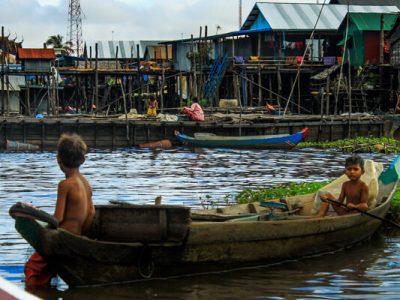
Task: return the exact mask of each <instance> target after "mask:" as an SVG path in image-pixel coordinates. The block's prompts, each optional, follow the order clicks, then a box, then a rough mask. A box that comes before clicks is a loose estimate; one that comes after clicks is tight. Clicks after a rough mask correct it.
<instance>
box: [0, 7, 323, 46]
mask: <svg viewBox="0 0 400 300" xmlns="http://www.w3.org/2000/svg"><path fill="white" fill-rule="evenodd" d="M255 2H256V1H254V0H242V3H243V4H242V5H243V9H242V18H243V22H244V20H245V19H246V17H247V15H248V13H249V12H250V10H251V8H252V7H253V6H254V3H255ZM264 2H295V3H296V2H297V3H298V2H300V1H296V0H284V1H280V0H276V1H264ZM301 2H313V3H316V2H317V1H316V0H314V1H311V0H310V1H308V0H302V1H301ZM322 2H323V0H320V3H322ZM327 2H329V1H327ZM68 3H69V1H68V0H0V26H4V28H5V35H8V33H9V32H11V37H12V38H13V37H15V34H17V35H18V40H20V39H21V38H22V36H23V37H24V43H23V46H24V47H25V48H29V47H32V48H40V47H42V46H43V43H44V42H45V41H46V39H47V38H48V37H49V36H51V35H55V34H60V35H62V36H63V37H64V40H66V39H67V38H66V34H67V24H68ZM80 3H81V8H82V12H83V22H82V31H83V38H84V40H86V41H89V42H93V41H98V40H112V39H114V40H154V39H155V40H160V39H163V40H173V39H180V38H182V37H183V38H189V37H190V35H191V34H193V35H194V36H198V35H199V30H200V26H203V33H204V26H205V25H207V26H208V34H209V35H211V34H215V33H216V28H217V26H218V25H219V26H220V27H221V28H222V29H221V30H220V31H219V33H221V32H229V31H233V30H237V29H238V27H239V0H107V1H106V0H80Z"/></svg>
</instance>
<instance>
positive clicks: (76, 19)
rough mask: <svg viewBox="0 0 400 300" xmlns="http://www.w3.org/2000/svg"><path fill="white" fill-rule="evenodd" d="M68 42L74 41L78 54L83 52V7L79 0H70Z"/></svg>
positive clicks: (74, 48) (73, 46) (75, 51)
mask: <svg viewBox="0 0 400 300" xmlns="http://www.w3.org/2000/svg"><path fill="white" fill-rule="evenodd" d="M67 38H68V41H67V42H71V43H72V47H71V48H72V49H73V50H74V53H75V54H76V56H78V57H79V56H80V55H81V54H82V52H83V39H82V9H81V4H80V2H79V0H69V8H68V29H67Z"/></svg>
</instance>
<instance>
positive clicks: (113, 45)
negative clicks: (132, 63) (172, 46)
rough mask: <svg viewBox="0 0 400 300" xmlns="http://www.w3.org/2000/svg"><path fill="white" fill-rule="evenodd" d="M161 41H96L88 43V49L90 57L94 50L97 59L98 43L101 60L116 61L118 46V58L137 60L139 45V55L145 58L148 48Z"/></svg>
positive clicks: (93, 54)
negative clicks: (137, 47) (137, 46)
mask: <svg viewBox="0 0 400 300" xmlns="http://www.w3.org/2000/svg"><path fill="white" fill-rule="evenodd" d="M160 42H161V41H96V42H93V43H87V44H86V48H87V51H88V55H89V49H90V47H91V48H92V58H94V57H95V51H96V50H95V49H96V43H97V45H98V51H99V53H98V58H99V59H114V58H115V54H116V49H117V46H118V58H122V59H130V58H131V57H133V58H136V57H137V53H136V45H139V54H140V57H141V58H143V56H144V52H145V51H146V47H147V46H157V45H158V43H160Z"/></svg>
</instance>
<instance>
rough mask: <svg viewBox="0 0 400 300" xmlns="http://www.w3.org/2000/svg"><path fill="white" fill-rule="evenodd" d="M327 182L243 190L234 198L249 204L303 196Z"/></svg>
mask: <svg viewBox="0 0 400 300" xmlns="http://www.w3.org/2000/svg"><path fill="white" fill-rule="evenodd" d="M327 183H328V182H327V181H322V182H302V183H295V182H290V183H285V184H279V185H276V186H273V187H270V188H259V189H256V190H251V189H245V190H243V191H241V192H239V194H238V195H237V196H236V201H237V203H241V204H242V203H251V202H256V201H263V200H269V199H279V198H282V197H287V196H294V195H304V194H309V193H314V192H316V191H318V190H319V189H320V188H321V187H323V186H324V185H326V184H327Z"/></svg>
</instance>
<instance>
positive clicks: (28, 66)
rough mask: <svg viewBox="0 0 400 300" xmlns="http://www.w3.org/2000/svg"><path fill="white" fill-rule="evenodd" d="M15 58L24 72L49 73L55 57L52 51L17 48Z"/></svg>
mask: <svg viewBox="0 0 400 300" xmlns="http://www.w3.org/2000/svg"><path fill="white" fill-rule="evenodd" d="M17 58H18V59H19V60H20V61H21V64H22V69H23V70H24V71H26V72H35V73H40V72H44V73H50V72H51V67H52V65H53V63H54V61H55V59H56V55H55V52H54V49H34V48H19V49H18V56H17Z"/></svg>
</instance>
